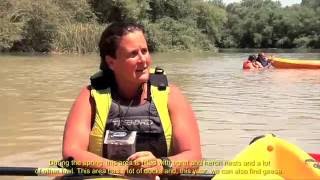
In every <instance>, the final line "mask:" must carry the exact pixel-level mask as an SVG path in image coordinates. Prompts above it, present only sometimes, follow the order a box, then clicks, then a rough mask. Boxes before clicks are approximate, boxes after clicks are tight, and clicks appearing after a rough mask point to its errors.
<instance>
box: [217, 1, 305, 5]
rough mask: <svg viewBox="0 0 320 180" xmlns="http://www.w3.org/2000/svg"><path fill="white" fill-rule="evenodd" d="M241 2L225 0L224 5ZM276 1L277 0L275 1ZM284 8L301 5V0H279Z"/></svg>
mask: <svg viewBox="0 0 320 180" xmlns="http://www.w3.org/2000/svg"><path fill="white" fill-rule="evenodd" d="M240 1H241V0H223V2H224V3H226V4H228V3H232V2H240ZM274 1H276V0H274ZM279 1H280V2H281V5H282V6H290V5H292V4H300V3H301V0H279Z"/></svg>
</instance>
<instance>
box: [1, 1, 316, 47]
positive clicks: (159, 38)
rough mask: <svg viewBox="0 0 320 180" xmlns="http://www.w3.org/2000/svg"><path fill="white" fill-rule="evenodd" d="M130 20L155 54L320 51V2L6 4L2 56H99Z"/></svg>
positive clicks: (49, 2) (47, 2) (68, 2)
mask: <svg viewBox="0 0 320 180" xmlns="http://www.w3.org/2000/svg"><path fill="white" fill-rule="evenodd" d="M122 20H133V21H137V22H139V23H141V24H143V25H144V26H145V28H146V32H147V34H148V43H149V46H150V50H152V51H168V50H190V51H193V50H205V51H211V50H215V49H216V48H320V1H319V0H302V3H301V4H297V5H293V6H289V7H283V6H281V4H280V3H279V2H276V1H271V0H242V1H241V2H240V3H232V4H228V5H225V4H224V3H223V1H222V0H207V1H204V0H130V1H127V0H110V1H109V0H108V1H106V0H68V1H65V0H1V1H0V23H1V26H0V51H1V52H7V51H23V52H58V53H87V52H95V51H96V50H97V43H98V40H99V38H100V34H101V32H102V30H103V29H104V27H105V26H106V25H107V24H108V23H110V22H113V21H122Z"/></svg>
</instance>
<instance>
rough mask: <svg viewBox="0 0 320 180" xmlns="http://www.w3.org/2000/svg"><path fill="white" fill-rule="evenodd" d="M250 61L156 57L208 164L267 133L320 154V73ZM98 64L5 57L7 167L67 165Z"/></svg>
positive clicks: (91, 59)
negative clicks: (70, 131)
mask: <svg viewBox="0 0 320 180" xmlns="http://www.w3.org/2000/svg"><path fill="white" fill-rule="evenodd" d="M249 54H250V53H216V54H213V53H211V54H208V53H202V54H189V53H180V54H179V53H176V54H173V53H170V54H169V53H168V54H154V55H153V60H154V62H153V64H154V65H159V66H161V67H163V68H164V69H165V70H166V72H167V75H168V78H169V80H170V82H171V83H174V84H176V85H178V86H179V87H180V88H181V89H182V91H183V92H184V94H185V95H186V96H187V98H188V99H189V101H190V102H191V104H192V107H193V109H194V111H195V113H196V116H197V119H198V123H199V127H200V131H201V145H202V152H203V156H204V158H208V159H217V160H230V159H232V158H233V157H234V156H235V155H236V154H237V153H238V152H240V151H241V150H242V149H244V148H245V147H246V146H247V145H248V143H249V142H250V141H251V140H252V138H254V137H256V136H259V135H262V134H266V133H274V134H276V135H277V136H279V137H281V138H284V139H286V140H288V141H289V142H292V143H294V144H296V145H298V146H299V147H301V148H302V149H304V150H305V151H307V152H318V153H320V123H319V122H320V70H293V69H292V70H285V69H265V70H257V71H243V70H242V61H243V60H244V59H245V58H246V57H247V56H248V55H249ZM273 55H275V56H277V57H284V58H293V59H320V53H275V54H273ZM98 64H99V58H98V56H97V55H86V56H80V55H79V56H31V55H30V56H26V55H24V56H22V55H20V56H18V55H16V56H13V55H1V56H0V166H35V167H46V166H48V165H49V161H50V160H59V159H61V143H62V136H63V129H64V124H65V120H66V118H67V116H68V112H69V109H70V107H71V105H72V103H73V101H74V99H75V98H76V96H77V95H78V93H79V92H80V89H81V87H83V86H84V85H86V84H88V83H89V77H90V75H92V74H93V73H94V72H96V71H97V70H98ZM186 138H188V135H187V134H186ZM10 179H11V178H10Z"/></svg>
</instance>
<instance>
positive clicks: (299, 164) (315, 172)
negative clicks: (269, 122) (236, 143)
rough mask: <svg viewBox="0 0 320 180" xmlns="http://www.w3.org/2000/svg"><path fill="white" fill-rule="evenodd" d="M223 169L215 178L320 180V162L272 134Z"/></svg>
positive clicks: (230, 179) (257, 142)
mask: <svg viewBox="0 0 320 180" xmlns="http://www.w3.org/2000/svg"><path fill="white" fill-rule="evenodd" d="M227 164H228V165H227V166H225V167H224V168H222V169H221V170H220V171H219V173H218V174H217V175H216V176H215V177H214V178H212V179H213V180H225V179H228V180H232V179H234V180H236V179H237V180H242V179H243V180H253V179H256V180H260V179H273V180H276V179H277V180H278V179H281V180H290V179H308V180H316V179H317V180H319V179H320V163H319V162H317V161H316V160H315V159H313V158H312V157H311V156H310V155H309V154H308V153H306V152H304V151H303V150H301V149H300V148H298V147H297V146H295V145H293V144H290V143H288V142H286V141H284V140H282V139H280V138H277V137H274V136H273V135H266V136H264V137H263V138H260V139H258V140H256V141H255V142H254V143H252V144H251V145H249V146H248V147H247V148H246V149H244V150H243V151H242V152H240V153H239V154H238V155H237V156H236V157H235V158H234V159H233V160H232V161H230V162H228V163H227Z"/></svg>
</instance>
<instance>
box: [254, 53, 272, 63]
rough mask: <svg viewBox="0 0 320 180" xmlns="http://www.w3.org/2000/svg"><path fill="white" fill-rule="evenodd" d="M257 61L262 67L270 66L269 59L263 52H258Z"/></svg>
mask: <svg viewBox="0 0 320 180" xmlns="http://www.w3.org/2000/svg"><path fill="white" fill-rule="evenodd" d="M257 61H258V62H260V63H261V65H262V66H263V67H269V66H271V63H270V59H268V58H267V57H266V55H265V54H264V53H263V52H261V53H259V54H258V57H257Z"/></svg>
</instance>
